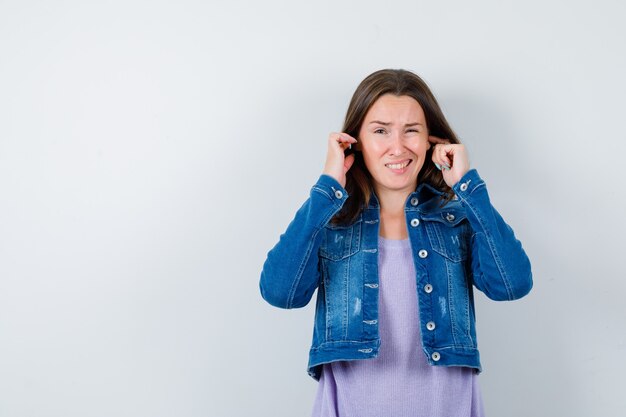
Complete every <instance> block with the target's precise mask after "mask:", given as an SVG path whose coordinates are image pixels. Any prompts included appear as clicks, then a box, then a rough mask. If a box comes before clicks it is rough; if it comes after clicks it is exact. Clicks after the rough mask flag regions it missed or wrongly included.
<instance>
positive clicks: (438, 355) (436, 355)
mask: <svg viewBox="0 0 626 417" xmlns="http://www.w3.org/2000/svg"><path fill="white" fill-rule="evenodd" d="M430 357H431V358H433V360H434V361H435V362H437V361H438V360H439V359H441V355H440V354H439V352H433V354H432V355H430Z"/></svg>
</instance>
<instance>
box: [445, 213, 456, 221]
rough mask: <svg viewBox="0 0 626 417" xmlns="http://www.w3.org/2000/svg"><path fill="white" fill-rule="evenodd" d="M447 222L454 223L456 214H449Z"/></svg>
mask: <svg viewBox="0 0 626 417" xmlns="http://www.w3.org/2000/svg"><path fill="white" fill-rule="evenodd" d="M446 220H447V221H449V222H451V221H454V214H452V213H448V214H447V215H446Z"/></svg>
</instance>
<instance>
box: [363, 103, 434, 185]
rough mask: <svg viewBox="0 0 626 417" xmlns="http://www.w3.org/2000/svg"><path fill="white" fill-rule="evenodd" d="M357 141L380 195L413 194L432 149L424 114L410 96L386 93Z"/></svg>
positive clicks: (365, 121)
mask: <svg viewBox="0 0 626 417" xmlns="http://www.w3.org/2000/svg"><path fill="white" fill-rule="evenodd" d="M358 140H359V142H360V150H361V152H362V153H363V160H364V162H365V166H366V167H367V169H368V171H369V172H370V174H371V175H372V178H373V181H374V188H375V190H376V192H377V193H378V194H380V192H384V191H402V192H406V193H407V194H408V193H411V192H413V191H414V190H415V187H416V186H417V175H418V173H419V172H420V170H421V169H422V166H423V165H424V160H425V157H426V151H427V150H428V149H429V148H430V143H429V142H428V129H427V126H426V118H425V116H424V111H423V110H422V107H421V106H420V105H419V103H418V102H417V100H415V99H414V98H412V97H409V96H396V95H393V94H385V95H383V96H381V97H380V98H378V100H376V102H374V104H373V105H372V107H370V109H369V110H368V112H367V114H366V115H365V119H364V120H363V124H362V125H361V130H360V131H359V137H358Z"/></svg>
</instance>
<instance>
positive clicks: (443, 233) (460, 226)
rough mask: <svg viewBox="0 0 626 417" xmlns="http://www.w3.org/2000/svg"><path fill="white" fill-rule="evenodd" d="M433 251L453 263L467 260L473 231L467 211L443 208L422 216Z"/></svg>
mask: <svg viewBox="0 0 626 417" xmlns="http://www.w3.org/2000/svg"><path fill="white" fill-rule="evenodd" d="M422 219H423V220H424V223H425V226H426V232H427V234H428V240H429V241H430V244H431V246H432V248H433V250H434V251H435V252H437V253H439V254H440V255H441V256H444V257H446V258H447V259H449V260H451V261H453V262H460V261H463V260H465V259H467V255H468V250H469V244H470V243H469V241H470V238H471V233H472V229H471V227H470V225H469V221H468V220H467V214H466V213H465V210H463V209H462V208H460V207H458V208H457V207H450V208H443V209H441V210H438V211H435V212H431V213H426V214H424V215H423V216H422Z"/></svg>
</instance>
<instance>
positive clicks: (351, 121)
mask: <svg viewBox="0 0 626 417" xmlns="http://www.w3.org/2000/svg"><path fill="white" fill-rule="evenodd" d="M385 94H394V95H396V96H409V97H412V98H414V99H415V100H416V101H417V102H418V103H419V105H420V106H421V107H422V110H423V111H424V116H425V118H426V127H427V129H428V134H429V135H433V136H438V137H440V138H444V139H448V140H449V141H450V143H460V141H459V139H458V138H457V137H456V134H455V133H454V131H453V130H452V128H451V127H450V125H449V124H448V121H447V120H446V118H445V116H444V115H443V112H442V111H441V108H440V107H439V103H437V100H436V99H435V96H434V95H433V93H432V92H431V91H430V89H429V88H428V86H427V85H426V83H425V82H424V81H423V80H422V79H421V78H420V77H418V76H417V75H415V74H414V73H412V72H410V71H407V70H403V69H383V70H379V71H376V72H374V73H372V74H370V75H368V76H367V77H366V78H365V79H364V80H363V81H361V83H360V84H359V86H358V87H357V88H356V90H355V92H354V94H353V95H352V99H351V100H350V105H349V106H348V111H347V112H346V118H345V121H344V123H343V129H341V131H342V132H345V133H347V134H349V135H350V136H352V137H354V138H358V134H359V132H360V130H361V125H362V124H363V120H364V119H365V115H366V114H367V112H368V110H369V109H370V107H371V106H372V105H373V104H374V102H375V101H376V100H378V99H379V98H380V97H381V96H383V95H385ZM432 149H433V147H432V146H431V147H430V149H429V150H428V151H427V153H426V159H425V161H424V165H423V166H422V169H421V170H420V172H419V174H418V175H417V182H418V183H422V182H425V183H428V184H430V185H432V186H433V187H435V188H437V189H439V190H441V191H443V192H444V193H445V196H444V199H443V204H445V203H446V202H448V201H450V200H451V199H452V198H453V197H454V192H453V191H452V189H451V188H450V187H449V186H448V185H447V184H446V183H445V181H444V180H443V176H442V175H441V171H439V170H438V169H437V167H435V164H434V163H433V161H432V159H431V152H432ZM350 153H354V157H355V159H354V163H353V164H352V167H351V168H350V169H349V170H348V172H347V173H346V187H345V188H346V191H347V192H348V195H349V196H350V197H348V199H347V200H346V201H345V203H344V206H343V208H342V210H341V211H340V212H339V213H337V215H335V217H334V218H333V219H332V223H350V222H353V221H355V220H356V219H357V217H358V216H359V214H360V213H361V210H362V208H363V207H364V206H367V205H368V204H369V201H370V198H371V196H372V194H373V193H374V186H373V183H372V177H371V174H370V173H369V171H368V170H367V167H366V166H365V162H364V161H363V154H362V153H361V152H360V151H359V147H358V145H357V146H356V147H354V146H353V147H352V149H350V150H347V151H346V155H349V154H350Z"/></svg>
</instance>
